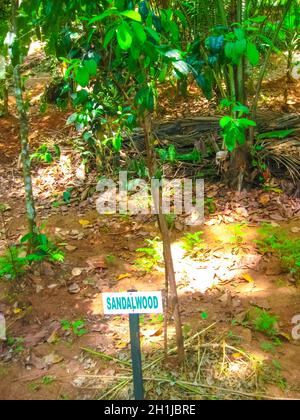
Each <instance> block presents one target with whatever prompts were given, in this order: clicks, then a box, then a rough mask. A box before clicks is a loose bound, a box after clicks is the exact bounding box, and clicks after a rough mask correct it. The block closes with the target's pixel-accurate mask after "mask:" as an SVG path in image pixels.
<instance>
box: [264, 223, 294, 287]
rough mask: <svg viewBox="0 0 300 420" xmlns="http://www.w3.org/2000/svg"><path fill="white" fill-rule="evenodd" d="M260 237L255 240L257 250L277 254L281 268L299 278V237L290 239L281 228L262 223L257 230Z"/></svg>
mask: <svg viewBox="0 0 300 420" xmlns="http://www.w3.org/2000/svg"><path fill="white" fill-rule="evenodd" d="M259 233H260V235H261V239H259V240H257V241H256V243H257V246H258V249H259V252H260V253H262V254H267V253H271V254H274V255H275V256H277V257H278V258H279V259H280V261H281V264H282V267H283V269H285V270H287V271H288V272H290V273H291V274H293V275H294V276H295V278H296V280H299V279H300V239H290V238H289V237H288V234H287V232H286V231H285V230H283V229H282V228H275V227H273V226H272V225H268V224H266V225H263V226H262V228H261V229H260V230H259Z"/></svg>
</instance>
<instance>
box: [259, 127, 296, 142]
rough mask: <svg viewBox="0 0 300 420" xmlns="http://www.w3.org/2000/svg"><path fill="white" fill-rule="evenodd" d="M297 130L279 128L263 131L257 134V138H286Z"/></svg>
mask: <svg viewBox="0 0 300 420" xmlns="http://www.w3.org/2000/svg"><path fill="white" fill-rule="evenodd" d="M294 132H295V130H292V129H291V130H278V131H269V132H267V133H261V134H258V135H257V136H256V138H257V140H263V139H284V138H286V137H288V136H290V135H291V134H293V133H294Z"/></svg>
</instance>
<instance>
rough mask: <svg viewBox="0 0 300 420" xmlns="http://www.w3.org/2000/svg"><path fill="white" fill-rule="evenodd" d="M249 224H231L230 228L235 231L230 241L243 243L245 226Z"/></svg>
mask: <svg viewBox="0 0 300 420" xmlns="http://www.w3.org/2000/svg"><path fill="white" fill-rule="evenodd" d="M246 226H247V224H246V223H236V224H234V225H232V226H230V230H231V232H232V233H233V236H232V237H231V238H230V242H231V243H233V244H236V245H241V244H242V243H243V242H244V238H245V235H246V233H245V231H244V229H245V227H246Z"/></svg>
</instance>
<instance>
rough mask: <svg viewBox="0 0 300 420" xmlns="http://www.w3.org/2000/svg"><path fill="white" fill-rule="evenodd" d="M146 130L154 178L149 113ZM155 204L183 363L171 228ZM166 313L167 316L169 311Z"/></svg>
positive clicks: (181, 355)
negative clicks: (169, 228)
mask: <svg viewBox="0 0 300 420" xmlns="http://www.w3.org/2000/svg"><path fill="white" fill-rule="evenodd" d="M144 131H145V142H146V149H147V156H148V168H149V175H150V177H151V178H152V177H153V176H154V174H155V169H156V168H155V167H156V164H155V155H154V146H153V141H152V121H151V115H150V114H149V113H148V114H146V115H145V118H144ZM155 199H156V197H155V195H154V196H153V200H154V201H155ZM154 205H155V207H156V208H157V209H158V222H159V228H160V232H161V235H162V240H163V253H164V262H165V277H166V290H167V291H168V288H169V287H168V286H170V294H171V303H172V309H173V311H174V312H173V313H174V322H175V330H176V343H177V352H178V360H179V363H183V361H184V343H183V335H182V323H181V315H180V308H179V300H178V293H177V285H176V278H175V271H174V264H173V257H172V251H171V241H170V236H169V230H168V225H167V222H166V218H165V216H164V214H163V213H162V206H161V198H159V202H158V203H157V202H155V203H154ZM165 315H166V316H167V313H166V314H165Z"/></svg>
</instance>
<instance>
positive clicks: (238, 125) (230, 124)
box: [220, 100, 256, 152]
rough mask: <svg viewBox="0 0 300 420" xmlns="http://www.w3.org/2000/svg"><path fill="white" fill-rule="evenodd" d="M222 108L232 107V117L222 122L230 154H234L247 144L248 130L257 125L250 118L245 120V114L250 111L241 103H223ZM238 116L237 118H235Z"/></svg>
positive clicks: (224, 101) (226, 117) (226, 116)
mask: <svg viewBox="0 0 300 420" xmlns="http://www.w3.org/2000/svg"><path fill="white" fill-rule="evenodd" d="M221 106H222V107H231V112H232V115H231V116H229V115H225V116H224V117H223V118H221V120H220V126H221V128H222V130H223V133H222V134H223V138H224V142H225V145H226V147H227V149H228V150H229V152H233V151H234V149H235V148H236V147H237V145H244V144H245V143H246V130H247V129H248V128H249V127H255V126H256V123H255V122H254V121H252V120H250V119H248V118H243V115H244V114H249V109H248V108H247V107H246V106H245V105H242V104H241V103H239V102H237V103H233V102H231V101H228V100H223V101H222V102H221ZM236 114H237V117H236V116H235V115H236Z"/></svg>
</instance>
